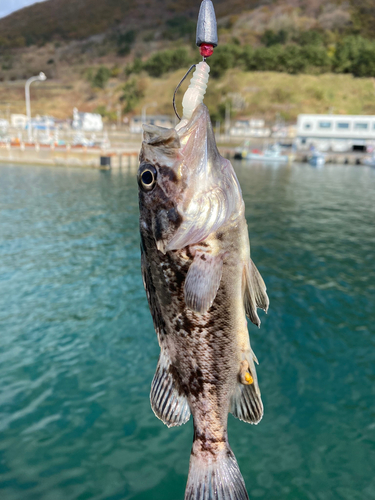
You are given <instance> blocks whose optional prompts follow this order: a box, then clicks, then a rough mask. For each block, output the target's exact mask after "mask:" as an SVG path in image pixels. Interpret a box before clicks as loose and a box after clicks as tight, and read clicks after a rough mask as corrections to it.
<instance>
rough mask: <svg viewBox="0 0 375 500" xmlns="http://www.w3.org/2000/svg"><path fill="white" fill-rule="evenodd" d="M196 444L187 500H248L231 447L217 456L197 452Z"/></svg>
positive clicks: (186, 495) (190, 470)
mask: <svg viewBox="0 0 375 500" xmlns="http://www.w3.org/2000/svg"><path fill="white" fill-rule="evenodd" d="M194 444H195V443H194ZM194 444H193V449H192V452H191V456H190V467H189V477H188V481H187V485H186V491H185V500H249V497H248V495H247V492H246V487H245V483H244V480H243V477H242V475H241V472H240V469H239V467H238V464H237V460H236V457H235V456H234V454H233V452H232V450H231V449H230V447H229V444H227V445H226V447H225V448H224V449H223V450H221V451H219V452H218V453H211V452H210V451H201V450H196V449H195V448H196V447H195V446H194Z"/></svg>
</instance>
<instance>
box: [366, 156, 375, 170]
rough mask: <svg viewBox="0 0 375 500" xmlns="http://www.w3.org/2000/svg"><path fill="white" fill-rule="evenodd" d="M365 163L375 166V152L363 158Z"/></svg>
mask: <svg viewBox="0 0 375 500" xmlns="http://www.w3.org/2000/svg"><path fill="white" fill-rule="evenodd" d="M363 164H364V165H367V166H369V167H375V153H372V155H371V156H367V157H366V158H365V159H364V160H363Z"/></svg>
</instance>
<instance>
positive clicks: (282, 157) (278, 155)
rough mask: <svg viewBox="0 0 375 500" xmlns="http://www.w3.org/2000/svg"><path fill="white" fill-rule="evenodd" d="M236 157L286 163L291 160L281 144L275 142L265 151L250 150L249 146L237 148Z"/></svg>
mask: <svg viewBox="0 0 375 500" xmlns="http://www.w3.org/2000/svg"><path fill="white" fill-rule="evenodd" d="M235 158H244V159H246V160H253V161H265V162H270V163H274V162H277V163H286V162H288V160H289V156H288V155H286V154H284V153H282V149H281V147H280V146H279V144H273V145H272V146H269V147H268V148H266V149H264V150H263V151H257V150H252V151H249V149H247V148H243V149H242V150H241V149H237V150H236V152H235Z"/></svg>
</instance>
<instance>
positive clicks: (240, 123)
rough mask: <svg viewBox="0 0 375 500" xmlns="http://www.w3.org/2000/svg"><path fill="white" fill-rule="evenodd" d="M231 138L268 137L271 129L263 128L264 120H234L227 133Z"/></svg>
mask: <svg viewBox="0 0 375 500" xmlns="http://www.w3.org/2000/svg"><path fill="white" fill-rule="evenodd" d="M229 133H230V135H231V136H237V137H270V135H271V129H270V128H268V127H265V122H264V120H261V119H255V118H253V119H250V120H246V119H244V120H236V121H235V122H234V124H233V126H232V127H231V128H230V131H229Z"/></svg>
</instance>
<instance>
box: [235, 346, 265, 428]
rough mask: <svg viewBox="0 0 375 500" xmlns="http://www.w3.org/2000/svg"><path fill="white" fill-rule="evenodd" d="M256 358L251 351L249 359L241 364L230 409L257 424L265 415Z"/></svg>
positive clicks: (237, 416)
mask: <svg viewBox="0 0 375 500" xmlns="http://www.w3.org/2000/svg"><path fill="white" fill-rule="evenodd" d="M254 359H256V358H255V355H253V353H252V352H251V354H250V355H249V356H248V359H246V360H243V361H242V362H241V364H240V369H239V374H238V382H237V385H236V390H235V392H234V394H233V396H232V401H231V410H230V412H231V413H232V415H233V416H235V417H236V418H238V419H240V420H243V421H244V422H248V423H250V424H257V423H258V422H260V420H261V419H262V417H263V403H262V399H261V395H260V390H259V386H258V378H257V374H256V370H255V364H254Z"/></svg>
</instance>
